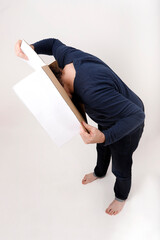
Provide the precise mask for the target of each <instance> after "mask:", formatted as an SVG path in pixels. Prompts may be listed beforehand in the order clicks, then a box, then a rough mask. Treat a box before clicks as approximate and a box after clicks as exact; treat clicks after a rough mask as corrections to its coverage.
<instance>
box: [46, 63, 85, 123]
mask: <svg viewBox="0 0 160 240" xmlns="http://www.w3.org/2000/svg"><path fill="white" fill-rule="evenodd" d="M42 69H43V70H44V71H45V73H46V74H47V76H48V77H49V78H50V79H51V81H52V83H53V84H54V86H55V87H56V88H57V90H58V92H59V93H60V94H61V96H62V97H63V99H64V100H65V102H66V103H67V105H68V106H69V107H70V109H71V110H72V112H73V113H74V115H75V116H76V118H77V119H78V121H79V122H80V123H81V122H82V121H85V120H84V118H83V117H82V115H81V114H80V112H79V111H78V109H77V108H76V107H75V105H74V104H73V102H72V100H71V99H70V98H69V96H68V94H67V93H66V91H65V89H64V88H63V87H62V85H61V84H60V82H59V81H58V79H57V78H56V77H55V75H54V74H53V72H52V71H51V69H50V68H49V66H48V65H45V66H43V67H42Z"/></svg>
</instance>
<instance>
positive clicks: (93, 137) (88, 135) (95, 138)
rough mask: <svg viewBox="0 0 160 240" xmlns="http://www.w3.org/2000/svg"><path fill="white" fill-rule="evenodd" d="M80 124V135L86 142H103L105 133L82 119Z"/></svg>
mask: <svg viewBox="0 0 160 240" xmlns="http://www.w3.org/2000/svg"><path fill="white" fill-rule="evenodd" d="M82 126H84V128H85V129H87V131H88V132H87V131H85V130H84V128H83V127H82ZM82 126H80V135H81V137H82V139H83V141H84V142H85V143H86V144H89V143H103V142H104V141H105V135H104V134H103V133H102V132H101V131H100V130H98V129H97V128H95V127H93V126H91V125H89V124H87V123H85V122H84V121H83V122H82Z"/></svg>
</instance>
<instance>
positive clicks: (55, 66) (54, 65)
mask: <svg viewBox="0 0 160 240" xmlns="http://www.w3.org/2000/svg"><path fill="white" fill-rule="evenodd" d="M49 68H50V69H51V71H52V72H53V73H54V75H55V77H56V78H57V79H58V81H59V82H60V83H61V84H62V80H61V76H62V70H61V69H60V68H59V66H58V63H57V61H54V62H53V63H51V64H50V65H49Z"/></svg>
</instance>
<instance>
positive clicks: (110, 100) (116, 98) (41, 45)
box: [32, 38, 145, 146]
mask: <svg viewBox="0 0 160 240" xmlns="http://www.w3.org/2000/svg"><path fill="white" fill-rule="evenodd" d="M32 45H33V46H34V50H35V52H36V53H37V54H47V55H53V56H54V57H55V59H56V60H57V62H58V65H59V67H60V68H62V69H63V68H64V66H65V65H66V64H69V63H73V64H74V67H75V70H76V76H75V79H74V94H75V95H76V97H78V99H79V100H80V101H81V102H82V103H83V104H84V106H85V111H86V113H87V114H88V116H89V117H90V118H91V119H93V120H94V121H95V122H96V123H97V124H98V125H100V126H102V127H103V129H105V130H103V133H104V135H105V142H104V145H105V146H106V145H110V144H112V143H114V142H116V141H118V140H120V139H121V138H123V137H124V136H126V135H129V134H130V133H132V132H133V131H134V130H135V129H136V128H137V127H139V126H140V125H141V124H142V123H143V122H144V119H145V114H144V105H143V102H142V100H141V99H140V98H139V97H138V96H137V95H136V94H135V93H134V92H133V91H132V90H131V89H130V88H129V87H128V86H127V85H126V84H125V83H124V82H123V81H122V80H121V79H120V78H119V77H118V76H117V75H116V73H115V72H114V71H113V70H112V69H111V68H110V67H109V66H108V65H107V64H106V63H104V62H103V61H102V60H100V59H99V58H97V57H96V56H93V55H91V54H89V53H87V52H83V51H81V50H79V49H76V48H73V47H70V46H66V45H65V44H63V43H62V42H61V41H59V40H58V39H55V38H48V39H43V40H40V41H38V42H36V43H33V44H32Z"/></svg>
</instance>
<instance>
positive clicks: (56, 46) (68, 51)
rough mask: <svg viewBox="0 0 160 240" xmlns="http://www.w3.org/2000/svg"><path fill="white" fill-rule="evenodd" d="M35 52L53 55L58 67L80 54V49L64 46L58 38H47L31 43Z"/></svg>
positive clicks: (62, 66)
mask: <svg viewBox="0 0 160 240" xmlns="http://www.w3.org/2000/svg"><path fill="white" fill-rule="evenodd" d="M32 45H33V46H34V50H35V52H36V53H37V54H45V55H53V56H54V57H55V59H56V60H57V62H58V65H59V67H60V68H64V66H65V65H66V64H68V63H71V62H72V61H73V59H74V58H78V57H79V56H81V53H82V51H81V50H79V49H76V48H73V47H70V46H66V45H65V44H64V43H62V42H61V41H60V40H58V39H55V38H47V39H43V40H40V41H38V42H35V43H33V44H32Z"/></svg>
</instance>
